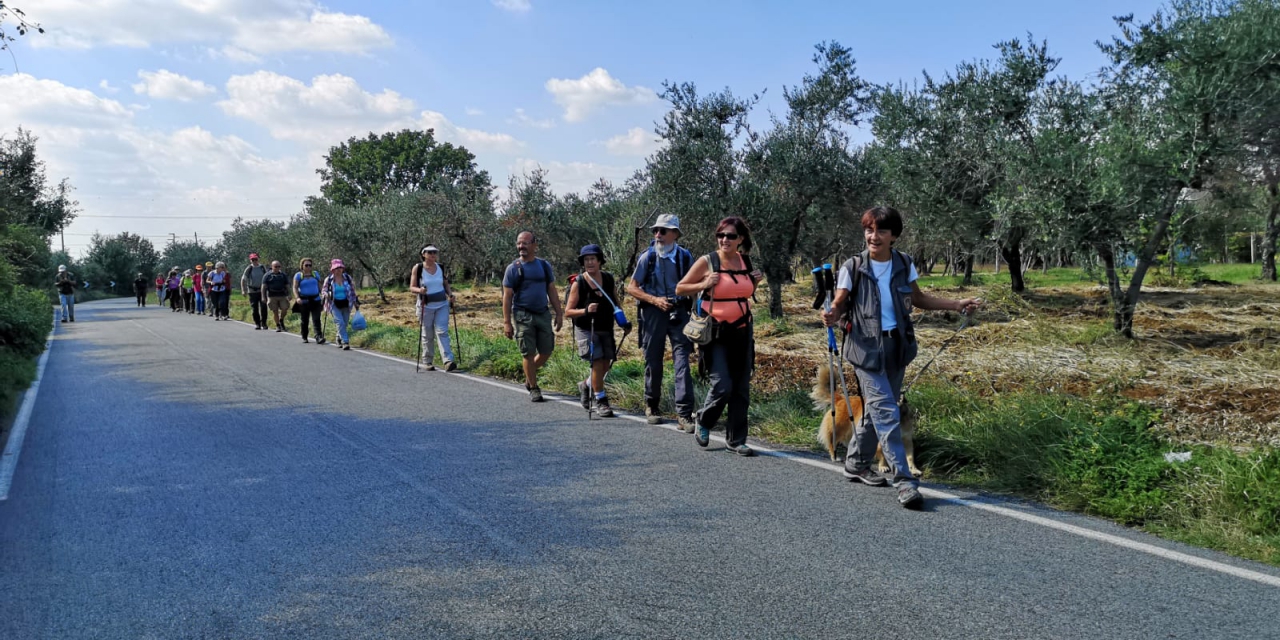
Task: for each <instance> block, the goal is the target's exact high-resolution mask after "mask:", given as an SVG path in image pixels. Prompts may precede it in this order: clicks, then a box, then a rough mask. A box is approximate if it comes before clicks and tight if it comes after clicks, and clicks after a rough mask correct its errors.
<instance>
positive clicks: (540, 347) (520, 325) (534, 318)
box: [511, 309, 556, 357]
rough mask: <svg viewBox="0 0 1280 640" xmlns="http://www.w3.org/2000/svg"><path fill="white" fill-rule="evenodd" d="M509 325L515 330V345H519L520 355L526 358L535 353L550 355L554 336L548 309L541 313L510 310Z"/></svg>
mask: <svg viewBox="0 0 1280 640" xmlns="http://www.w3.org/2000/svg"><path fill="white" fill-rule="evenodd" d="M511 324H512V325H514V328H515V334H516V344H519V345H520V355H522V356H526V357H528V356H531V355H533V354H535V353H538V354H542V355H550V354H551V352H552V351H553V350H554V349H555V348H556V334H555V332H554V331H552V328H551V310H550V309H546V310H544V311H543V312H542V313H532V312H529V311H526V310H524V309H512V310H511Z"/></svg>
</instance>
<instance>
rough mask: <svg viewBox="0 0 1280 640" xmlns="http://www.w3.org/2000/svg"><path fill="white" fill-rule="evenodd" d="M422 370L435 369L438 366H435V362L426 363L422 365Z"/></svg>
mask: <svg viewBox="0 0 1280 640" xmlns="http://www.w3.org/2000/svg"><path fill="white" fill-rule="evenodd" d="M422 370H423V371H435V370H436V366H435V365H434V364H424V365H422Z"/></svg>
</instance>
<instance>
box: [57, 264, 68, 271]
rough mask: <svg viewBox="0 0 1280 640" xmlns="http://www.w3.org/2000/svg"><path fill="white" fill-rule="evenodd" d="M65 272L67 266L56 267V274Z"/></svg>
mask: <svg viewBox="0 0 1280 640" xmlns="http://www.w3.org/2000/svg"><path fill="white" fill-rule="evenodd" d="M66 270H67V265H65V264H60V265H58V273H62V272H63V271H66Z"/></svg>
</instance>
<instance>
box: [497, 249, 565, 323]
mask: <svg viewBox="0 0 1280 640" xmlns="http://www.w3.org/2000/svg"><path fill="white" fill-rule="evenodd" d="M523 269H524V281H523V282H521V283H519V284H520V286H519V287H517V286H516V284H517V283H516V281H517V280H519V279H520V278H519V276H518V275H517V273H519V272H518V271H517V270H516V265H515V263H514V262H513V263H511V264H509V265H507V271H506V273H504V274H503V275H502V286H504V287H507V288H509V289H512V290H513V291H514V293H515V295H514V297H512V299H511V308H512V309H515V308H520V309H524V310H525V311H529V312H532V313H542V312H544V311H546V310H547V285H548V284H549V283H552V282H555V278H556V277H555V274H554V273H552V271H551V263H550V262H547V261H546V260H543V259H542V258H537V259H535V260H534V261H533V262H525V263H523Z"/></svg>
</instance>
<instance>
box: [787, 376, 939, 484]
mask: <svg viewBox="0 0 1280 640" xmlns="http://www.w3.org/2000/svg"><path fill="white" fill-rule="evenodd" d="M809 397H810V398H813V407H814V408H815V409H817V410H819V411H821V412H822V426H820V427H818V442H821V443H822V444H823V446H825V447H826V448H827V453H829V454H831V460H832V461H835V460H836V444H845V445H848V443H849V440H850V439H851V438H853V425H854V424H857V422H859V421H861V420H862V398H861V397H860V396H854V397H853V398H852V399H850V400H849V401H848V402H846V401H845V397H844V394H842V393H840V389H839V388H838V387H837V388H836V394H835V397H834V398H833V397H832V396H831V368H830V367H829V366H827V365H826V364H825V363H824V364H821V365H818V375H817V376H816V378H815V379H814V381H813V391H812V392H811V393H810V394H809ZM833 402H834V403H835V423H834V424H832V420H831V405H832V403H833ZM900 409H901V412H902V421H901V426H900V427H899V428H900V429H901V430H902V444H903V446H904V447H906V450H907V467H908V468H909V469H911V473H912V474H913V475H915V476H916V477H920V469H919V468H917V467H916V450H915V442H914V437H913V436H914V435H915V431H916V426H915V425H916V421H915V415H914V414H913V413H912V411H911V408H910V407H909V406H908V405H907V403H906V402H905V401H904V402H903V403H902V404H901V406H900ZM850 413H852V415H853V419H852V420H850V418H849V416H850ZM876 469H877V470H878V471H879V472H880V473H887V472H888V471H889V463H888V462H887V461H885V459H884V453H883V452H882V451H880V445H879V443H877V444H876Z"/></svg>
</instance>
